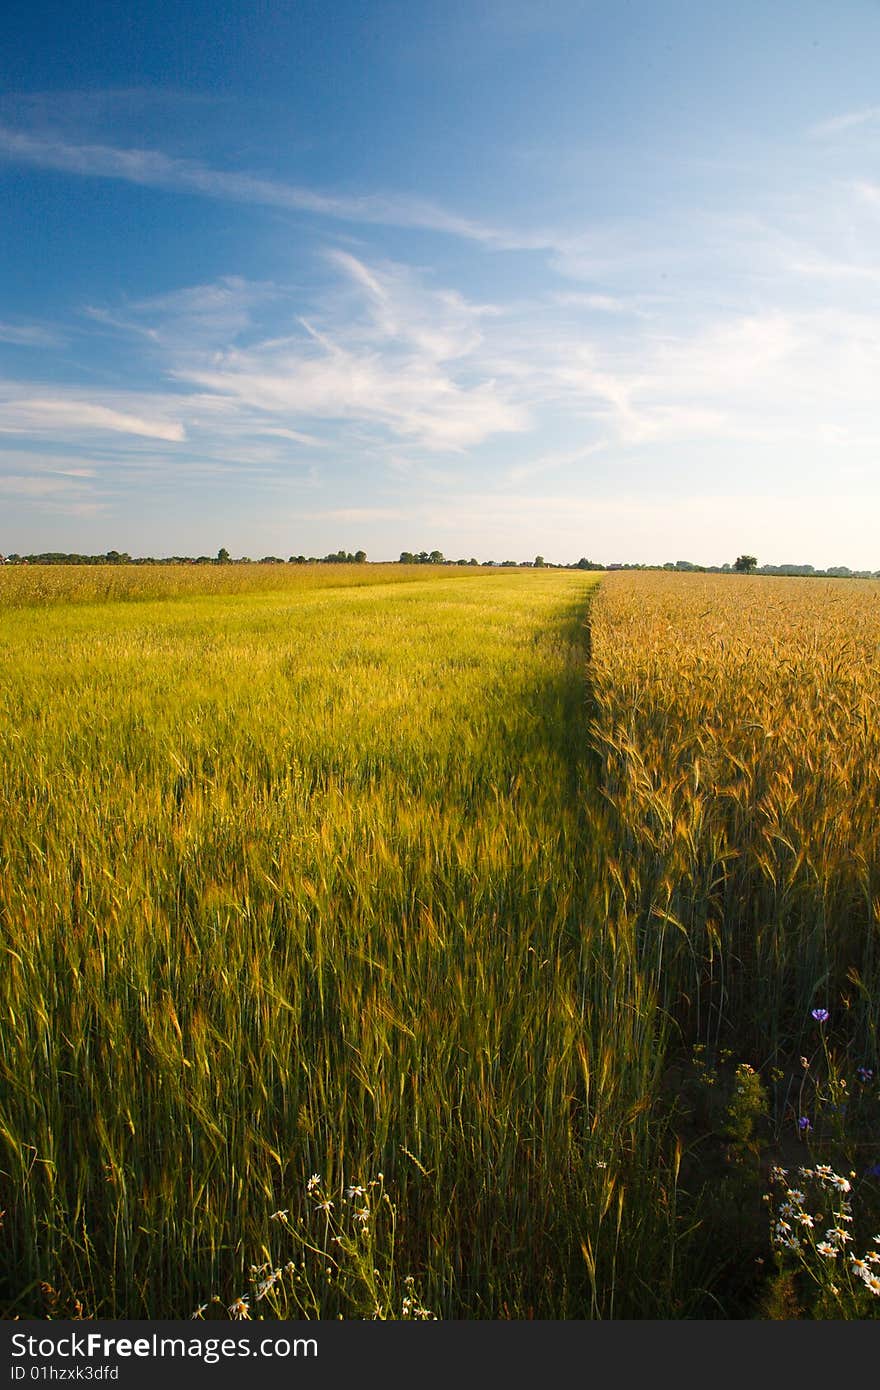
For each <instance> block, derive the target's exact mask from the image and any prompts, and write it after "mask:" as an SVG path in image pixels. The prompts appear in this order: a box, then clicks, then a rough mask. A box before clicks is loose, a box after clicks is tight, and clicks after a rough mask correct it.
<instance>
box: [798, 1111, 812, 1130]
mask: <svg viewBox="0 0 880 1390" xmlns="http://www.w3.org/2000/svg"><path fill="white" fill-rule="evenodd" d="M812 1128H813V1126H812V1124H811V1123H810V1121H809V1120H808V1119H807V1117H806V1115H801V1117H800V1119H799V1120H798V1129H799V1130H800V1132H801V1134H809V1132H810V1130H811V1129H812Z"/></svg>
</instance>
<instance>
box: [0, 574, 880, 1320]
mask: <svg viewBox="0 0 880 1390" xmlns="http://www.w3.org/2000/svg"><path fill="white" fill-rule="evenodd" d="M596 579H597V576H595V575H592V574H584V573H581V572H576V571H574V572H570V571H556V570H532V569H523V570H519V569H516V570H506V571H499V570H492V569H482V568H473V569H471V568H462V569H459V568H457V567H445V566H438V567H433V566H432V567H425V566H418V567H412V568H410V567H406V566H401V565H389V566H381V565H363V566H339V567H336V566H329V565H321V566H314V567H312V566H306V567H300V566H289V567H287V566H284V567H282V566H257V565H252V566H248V567H237V566H236V567H233V566H229V567H225V566H224V567H210V568H204V569H202V568H198V569H196V568H194V567H190V568H185V567H181V568H179V569H178V568H162V569H158V568H156V569H149V568H143V569H140V568H128V567H114V568H113V569H109V568H108V569H104V568H95V569H72V568H71V569H67V568H52V569H49V568H40V567H33V568H31V569H19V568H16V569H9V570H7V571H0V673H2V674H0V942H2V949H3V963H2V970H0V1209H2V1210H3V1211H4V1213H5V1214H4V1216H3V1218H2V1226H0V1308H2V1312H3V1314H4V1315H5V1316H7V1317H14V1316H21V1317H37V1318H52V1317H71V1316H82V1317H99V1318H100V1317H123V1318H182V1317H188V1316H190V1315H191V1314H192V1313H193V1312H198V1313H199V1315H200V1316H203V1317H205V1318H213V1317H216V1318H228V1317H246V1316H249V1317H253V1318H256V1317H266V1318H272V1317H286V1318H300V1317H320V1318H335V1317H337V1316H343V1317H351V1318H372V1317H384V1318H412V1317H427V1316H431V1317H437V1318H491V1319H502V1318H512V1319H523V1318H543V1319H586V1318H596V1317H605V1318H730V1317H762V1316H768V1317H777V1316H780V1317H781V1316H785V1317H797V1316H803V1317H809V1316H832V1315H833V1316H845V1317H867V1316H874V1315H876V1312H877V1310H878V1308H880V1297H876V1296H875V1293H874V1291H873V1289H872V1287H871V1285H870V1282H869V1281H870V1278H872V1277H874V1273H876V1271H877V1263H876V1262H875V1261H874V1260H873V1259H871V1258H868V1259H867V1260H866V1261H863V1262H862V1263H863V1264H864V1267H865V1270H867V1275H866V1277H864V1278H862V1277H861V1276H860V1275H858V1271H856V1273H855V1274H853V1273H852V1270H851V1269H849V1266H847V1268H846V1269H845V1270H844V1273H846V1279H844V1278H842V1277H838V1278H837V1282H836V1284H832V1281H831V1280H830V1279H826V1280H825V1283H824V1284H823V1283H822V1280H821V1278H820V1279H818V1281H817V1278H816V1275H815V1270H812V1269H811V1267H810V1264H809V1262H810V1260H813V1261H814V1263H815V1262H818V1265H817V1267H818V1268H819V1270H820V1274H821V1273H822V1270H823V1269H824V1267H825V1266H826V1265H827V1266H828V1267H829V1268H830V1264H831V1259H832V1257H831V1256H821V1255H818V1254H816V1251H815V1248H814V1246H815V1241H814V1242H813V1245H810V1243H809V1241H808V1240H807V1238H806V1237H804V1240H803V1241H801V1242H800V1243H799V1245H798V1246H797V1248H795V1246H794V1245H793V1244H791V1243H790V1242H789V1243H788V1244H787V1243H786V1242H785V1240H783V1239H782V1238H781V1237H780V1234H779V1229H778V1223H777V1227H774V1226H773V1225H772V1224H771V1222H770V1221H769V1220H768V1213H772V1212H773V1211H774V1206H773V1203H774V1200H775V1198H774V1197H773V1196H772V1194H771V1187H770V1184H771V1179H772V1176H773V1175H772V1172H771V1169H778V1168H781V1167H782V1166H783V1165H785V1166H786V1171H789V1170H792V1169H793V1170H795V1171H796V1169H797V1167H798V1166H801V1167H807V1168H808V1169H809V1171H810V1172H813V1173H815V1171H816V1169H815V1166H814V1167H810V1165H815V1164H816V1161H817V1160H818V1159H820V1158H821V1160H822V1161H823V1162H825V1161H827V1163H828V1164H829V1171H832V1165H833V1171H834V1173H835V1174H838V1173H839V1174H842V1173H844V1172H846V1173H847V1174H850V1173H851V1174H853V1176H852V1177H847V1178H846V1179H845V1181H846V1183H847V1186H848V1193H847V1195H846V1198H845V1201H846V1203H848V1204H851V1208H852V1210H851V1212H850V1211H849V1210H847V1211H846V1212H844V1213H843V1215H842V1217H841V1219H844V1218H845V1217H846V1216H847V1215H852V1216H853V1223H852V1229H853V1231H854V1232H855V1236H854V1244H853V1247H852V1248H853V1250H856V1249H858V1250H859V1251H861V1250H862V1247H863V1246H865V1242H866V1241H868V1242H870V1237H871V1235H872V1233H873V1232H874V1231H876V1230H877V1229H880V1226H878V1225H877V1223H878V1220H880V1203H878V1200H877V1198H878V1192H880V1178H878V1177H877V1176H876V1175H874V1176H872V1173H871V1170H872V1165H873V1166H876V1165H877V1163H878V1160H880V1150H878V1145H877V1132H878V1120H880V1100H878V1092H877V1082H876V1079H875V1078H876V1074H877V1069H878V1055H877V1053H878V1043H877V1026H878V1005H877V998H878V986H880V938H878V922H880V877H878V875H880V868H878V862H880V856H878V841H877V833H878V832H877V829H876V826H877V823H878V821H877V814H876V813H877V810H878V790H877V788H878V785H880V781H878V771H880V743H878V729H880V717H878V716H880V705H878V695H880V664H878V650H880V645H878V644H880V621H878V618H877V612H878V606H877V600H878V597H880V585H876V584H864V585H857V584H852V585H847V586H839V585H835V584H833V583H830V584H826V585H823V584H820V583H813V582H810V583H803V582H802V581H798V580H791V581H785V580H778V581H768V580H766V579H763V578H758V577H756V578H745V579H743V578H741V577H740V576H731V577H726V576H725V577H715V576H700V575H695V576H690V575H688V576H679V575H675V576H672V577H670V578H667V577H666V576H657V575H635V576H631V575H627V574H615V575H608V576H604V577H603V578H602V582H601V584H599V585H597V584H596ZM768 599H769V602H768ZM744 600H746V602H745V603H744ZM710 633H711V634H712V635H711V636H709V635H708V634H710ZM758 730H760V732H758ZM820 1006H821V1008H822V1009H826V1008H827V1010H828V1012H829V1017H828V1019H827V1020H823V1021H821V1022H819V1021H817V1020H816V1019H814V1018H813V1017H812V1012H811V1011H812V1010H813V1009H814V1008H819V1007H820ZM801 1058H803V1062H802V1061H801ZM803 1063H806V1065H803ZM802 1120H807V1121H808V1126H809V1127H808V1128H807V1127H806V1126H804V1125H802V1124H801V1123H800V1122H801V1121H802ZM878 1172H880V1169H878ZM777 1178H778V1174H777ZM843 1180H844V1179H843V1178H841V1181H843ZM778 1181H781V1179H778ZM816 1181H817V1182H819V1184H820V1186H821V1184H822V1182H823V1181H825V1179H824V1177H823V1176H822V1174H820V1177H819V1178H817V1179H816ZM829 1181H830V1180H829ZM804 1182H806V1179H804ZM802 1185H803V1183H802ZM767 1196H769V1197H770V1200H769V1201H765V1200H764V1198H765V1197H767ZM805 1200H806V1199H805ZM842 1200H843V1199H842ZM789 1205H791V1203H789ZM779 1219H780V1220H783V1221H784V1217H782V1218H779ZM871 1221H873V1222H874V1223H875V1224H874V1226H873V1227H871V1228H870V1229H869V1227H870V1223H871ZM804 1224H805V1223H804ZM838 1227H840V1221H838ZM826 1243H827V1242H826ZM832 1244H833V1242H832ZM865 1248H867V1247H865ZM873 1248H874V1249H875V1250H876V1249H877V1246H876V1245H875V1246H874V1247H873ZM846 1258H848V1257H847V1252H846V1250H845V1249H843V1246H842V1245H840V1246H839V1249H838V1253H837V1255H836V1256H835V1257H834V1259H835V1260H836V1261H837V1264H838V1265H839V1266H841V1267H842V1266H843V1265H844V1264H845V1260H846ZM878 1258H880V1257H878ZM823 1259H824V1262H825V1264H824V1265H823V1264H822V1261H823ZM872 1271H873V1272H874V1273H872ZM826 1286H827V1287H826ZM832 1286H833V1287H834V1288H836V1290H837V1292H836V1294H835V1293H830V1292H829V1291H828V1289H829V1287H832ZM817 1288H818V1289H819V1292H818V1293H816V1289H817ZM835 1299H836V1300H837V1301H836V1302H835V1301H834V1300H835ZM823 1300H825V1301H824V1302H823ZM828 1300H831V1302H830V1303H829V1302H828ZM829 1308H832V1309H833V1311H832V1312H831V1313H829V1312H828V1309H829Z"/></svg>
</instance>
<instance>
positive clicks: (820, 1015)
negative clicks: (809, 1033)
mask: <svg viewBox="0 0 880 1390" xmlns="http://www.w3.org/2000/svg"><path fill="white" fill-rule="evenodd" d="M813 1018H814V1019H815V1020H816V1022H817V1023H827V1022H828V1019H829V1018H830V1014H829V1013H828V1010H827V1009H813Z"/></svg>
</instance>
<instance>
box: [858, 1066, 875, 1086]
mask: <svg viewBox="0 0 880 1390" xmlns="http://www.w3.org/2000/svg"><path fill="white" fill-rule="evenodd" d="M856 1076H857V1077H858V1078H859V1080H860V1081H862V1082H864V1084H865V1085H866V1086H867V1084H868V1082H869V1081H873V1080H874V1073H873V1071H872V1070H871V1068H870V1067H856Z"/></svg>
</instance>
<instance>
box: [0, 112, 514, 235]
mask: <svg viewBox="0 0 880 1390" xmlns="http://www.w3.org/2000/svg"><path fill="white" fill-rule="evenodd" d="M0 158H5V159H6V160H7V161H9V162H13V163H17V164H25V165H30V166H32V167H35V168H40V169H53V170H57V171H58V172H60V173H65V174H78V175H81V176H82V177H85V178H98V179H117V180H122V181H123V182H126V183H134V184H139V185H141V186H143V187H151V188H167V189H178V190H180V191H182V192H188V193H197V194H202V195H203V196H204V197H207V198H224V199H228V200H230V201H233V202H240V203H250V204H260V205H262V206H265V207H275V208H286V209H288V210H289V211H291V212H305V213H314V214H316V215H319V216H323V217H329V218H335V219H338V220H340V221H344V222H360V223H373V224H378V225H383V226H395V227H410V228H413V229H417V228H421V229H424V230H427V231H435V232H447V233H449V234H450V235H452V236H457V237H464V238H466V239H467V240H470V241H478V242H482V243H485V244H487V245H505V244H506V243H507V237H506V235H505V233H504V232H503V231H502V230H499V229H498V228H494V227H491V226H487V225H484V224H482V223H480V222H477V221H473V220H470V219H468V218H466V217H459V216H457V215H456V214H455V213H450V212H447V211H446V210H445V209H443V208H440V207H437V206H436V205H435V204H433V203H431V202H428V201H425V200H422V199H418V198H406V197H400V196H382V195H378V194H365V195H363V196H361V197H344V196H340V195H336V194H327V193H319V192H316V191H315V190H314V189H310V188H304V187H301V186H300V185H297V184H292V183H286V182H284V181H282V180H278V179H272V178H265V177H262V176H260V175H256V174H250V173H244V172H241V173H240V172H235V171H229V170H223V169H214V168H212V167H211V166H210V165H207V164H202V163H199V162H198V161H196V160H189V159H177V158H174V157H172V156H170V155H166V154H163V153H162V152H161V151H159V150H151V149H124V148H119V147H117V146H114V145H103V144H73V143H71V142H69V141H66V140H62V139H60V138H54V137H49V136H45V135H34V134H30V133H28V132H26V131H20V130H14V129H11V128H10V127H8V126H0Z"/></svg>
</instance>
